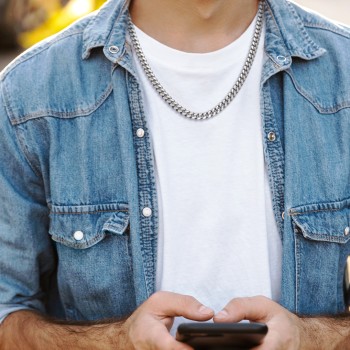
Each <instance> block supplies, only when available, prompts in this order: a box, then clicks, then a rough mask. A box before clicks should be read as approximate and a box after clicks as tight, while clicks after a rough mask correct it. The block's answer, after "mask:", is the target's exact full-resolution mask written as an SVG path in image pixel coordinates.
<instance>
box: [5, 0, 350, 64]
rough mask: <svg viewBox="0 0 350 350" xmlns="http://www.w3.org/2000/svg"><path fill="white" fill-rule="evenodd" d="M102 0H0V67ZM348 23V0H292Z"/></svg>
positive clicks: (349, 21)
mask: <svg viewBox="0 0 350 350" xmlns="http://www.w3.org/2000/svg"><path fill="white" fill-rule="evenodd" d="M105 1H106V0H0V70H1V69H2V68H4V67H5V65H6V64H7V63H8V62H9V61H10V60H11V59H13V57H15V56H16V55H17V54H19V53H20V52H21V51H22V50H23V49H26V48H28V47H30V46H32V45H34V44H35V43H37V42H38V41H40V40H42V39H44V38H46V37H47V36H50V35H52V34H55V33H56V32H58V31H60V30H61V29H63V28H65V27H66V26H67V25H69V24H70V23H72V22H74V21H75V20H77V19H78V18H80V17H82V16H84V15H86V14H88V13H90V12H92V11H94V10H96V9H98V8H99V7H100V6H101V5H102V4H103V3H104V2H105ZM296 2H297V3H299V4H301V5H302V6H305V7H308V8H310V9H313V10H315V11H317V12H320V13H321V14H323V15H324V16H326V17H329V18H331V19H334V20H335V21H339V22H342V23H345V24H348V25H350V0H332V1H330V0H296Z"/></svg>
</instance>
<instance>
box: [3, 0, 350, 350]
mask: <svg viewBox="0 0 350 350" xmlns="http://www.w3.org/2000/svg"><path fill="white" fill-rule="evenodd" d="M257 8H258V1H253V0H230V1H229V0H134V1H133V2H132V3H131V6H130V11H131V16H132V20H133V22H134V23H135V24H136V25H137V26H138V27H139V28H140V29H141V30H143V31H144V32H146V33H147V34H149V35H150V36H152V37H154V38H155V39H157V40H158V41H160V42H162V43H163V44H165V45H168V46H170V47H173V48H175V49H178V50H182V51H187V52H198V53H203V52H209V51H214V50H218V49H220V48H222V47H224V46H226V45H228V44H229V43H231V42H232V41H233V40H235V39H237V38H238V37H239V36H240V35H241V34H242V33H243V32H244V31H245V30H246V29H247V27H248V26H249V24H250V23H251V22H252V20H253V18H254V16H255V14H256V11H257ZM175 316H184V317H186V318H188V319H190V320H194V321H206V320H209V319H211V318H213V319H214V322H218V323H220V322H237V321H241V320H243V319H246V320H250V321H257V322H264V323H267V325H268V327H269V332H268V335H267V336H266V338H265V340H264V343H263V344H262V345H260V346H259V347H257V348H255V349H254V350H296V349H301V350H309V349H310V350H312V349H315V350H333V349H339V350H340V349H342V350H347V349H350V321H349V318H348V317H343V318H337V319H336V318H299V317H297V316H296V315H294V314H292V313H290V312H289V311H287V310H286V309H284V308H282V307H281V306H280V305H278V304H276V303H275V302H273V301H271V300H269V299H267V298H264V297H252V298H239V299H233V300H231V301H230V302H229V303H228V304H227V305H226V307H225V308H224V309H223V310H222V311H221V312H219V313H218V314H216V315H214V312H213V311H212V310H211V309H208V308H207V307H205V306H204V305H202V304H201V303H200V301H198V300H196V299H194V298H193V297H191V296H186V295H180V294H175V293H169V292H158V293H155V294H154V295H153V296H151V297H150V298H149V299H148V300H147V301H145V303H144V304H142V305H141V306H140V307H139V308H138V309H137V310H136V311H135V312H134V313H133V314H132V315H131V316H130V317H129V318H127V319H126V320H107V321H104V322H100V323H96V322H94V323H93V322H91V323H85V324H81V323H80V324H71V323H70V324H67V323H66V324H65V323H64V322H59V321H56V320H52V319H48V318H46V317H45V316H43V315H40V314H38V313H35V312H31V311H17V312H14V313H13V314H11V315H10V316H8V317H7V318H6V319H5V321H4V323H3V324H2V325H1V326H0V349H1V350H7V349H9V350H19V349H27V350H31V349H35V350H41V349H43V350H44V349H45V350H46V349H51V350H55V349H75V350H79V349H90V350H95V349H123V350H134V349H141V350H146V349H150V350H151V349H152V350H158V349H159V350H160V349H161V350H170V349H172V350H191V347H189V346H187V345H185V344H183V343H180V342H178V341H177V340H176V339H174V338H173V337H172V336H171V335H170V333H169V329H170V328H171V325H172V323H173V320H174V317H175Z"/></svg>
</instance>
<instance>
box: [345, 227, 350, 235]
mask: <svg viewBox="0 0 350 350" xmlns="http://www.w3.org/2000/svg"><path fill="white" fill-rule="evenodd" d="M349 233H350V227H345V230H344V234H345V236H349Z"/></svg>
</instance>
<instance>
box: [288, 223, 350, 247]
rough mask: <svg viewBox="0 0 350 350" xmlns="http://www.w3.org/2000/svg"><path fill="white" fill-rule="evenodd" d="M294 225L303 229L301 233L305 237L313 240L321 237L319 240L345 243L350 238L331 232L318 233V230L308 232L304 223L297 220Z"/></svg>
mask: <svg viewBox="0 0 350 350" xmlns="http://www.w3.org/2000/svg"><path fill="white" fill-rule="evenodd" d="M293 225H295V226H296V227H298V228H299V229H300V230H301V234H302V236H303V237H304V238H305V239H309V240H312V241H315V240H316V239H319V240H322V242H329V243H340V244H344V243H346V242H348V241H349V240H350V237H346V236H344V235H334V234H331V233H317V232H316V233H313V232H310V233H308V231H307V230H305V229H304V228H303V224H302V223H300V222H297V221H295V222H294V223H293Z"/></svg>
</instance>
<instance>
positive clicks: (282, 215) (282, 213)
mask: <svg viewBox="0 0 350 350" xmlns="http://www.w3.org/2000/svg"><path fill="white" fill-rule="evenodd" d="M282 220H284V212H283V213H282Z"/></svg>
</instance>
